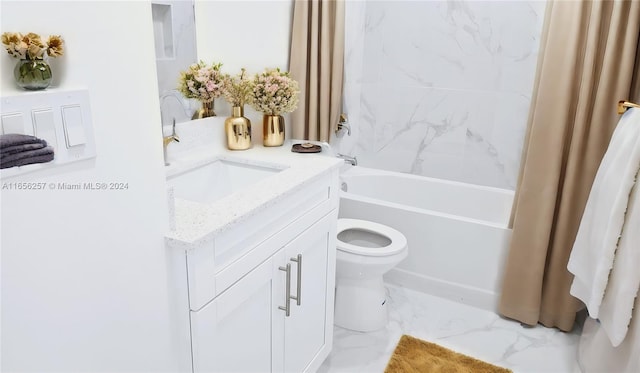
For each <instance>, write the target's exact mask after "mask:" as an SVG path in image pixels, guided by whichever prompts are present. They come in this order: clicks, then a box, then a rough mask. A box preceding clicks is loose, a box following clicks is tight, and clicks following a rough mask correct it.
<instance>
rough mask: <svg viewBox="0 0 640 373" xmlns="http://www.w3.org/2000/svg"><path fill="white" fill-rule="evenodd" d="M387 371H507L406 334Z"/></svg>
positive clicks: (404, 372) (481, 372)
mask: <svg viewBox="0 0 640 373" xmlns="http://www.w3.org/2000/svg"><path fill="white" fill-rule="evenodd" d="M384 372H385V373H426V372H428V373H467V372H468V373H485V372H486V373H489V372H490V373H494V372H495V373H508V372H511V370H510V369H505V368H500V367H497V366H495V365H492V364H489V363H485V362H484V361H481V360H478V359H474V358H472V357H469V356H466V355H463V354H460V353H457V352H454V351H451V350H449V349H447V348H444V347H441V346H438V345H437V344H435V343H430V342H426V341H423V340H421V339H418V338H413V337H410V336H408V335H403V336H402V338H400V342H398V345H397V346H396V349H395V351H393V355H391V359H389V363H388V364H387V368H386V369H385V370H384Z"/></svg>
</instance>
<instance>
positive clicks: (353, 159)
mask: <svg viewBox="0 0 640 373" xmlns="http://www.w3.org/2000/svg"><path fill="white" fill-rule="evenodd" d="M337 157H338V158H342V159H344V162H345V163H349V164H350V165H352V166H357V165H358V159H357V158H356V157H352V156H349V155H345V154H340V153H338V155H337Z"/></svg>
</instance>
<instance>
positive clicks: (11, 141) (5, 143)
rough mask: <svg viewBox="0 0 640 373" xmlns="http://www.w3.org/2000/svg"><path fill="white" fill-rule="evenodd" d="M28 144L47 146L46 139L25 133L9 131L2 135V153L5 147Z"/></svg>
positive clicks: (0, 141) (0, 140)
mask: <svg viewBox="0 0 640 373" xmlns="http://www.w3.org/2000/svg"><path fill="white" fill-rule="evenodd" d="M26 144H43V145H44V146H47V142H46V141H44V140H43V139H39V138H37V137H35V136H30V135H23V134H21V133H8V134H6V135H0V153H2V152H4V151H5V149H7V148H9V147H14V146H20V145H26Z"/></svg>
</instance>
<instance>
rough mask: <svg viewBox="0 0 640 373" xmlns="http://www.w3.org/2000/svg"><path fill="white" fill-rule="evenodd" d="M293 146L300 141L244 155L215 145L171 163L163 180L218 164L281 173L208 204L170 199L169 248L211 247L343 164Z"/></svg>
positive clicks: (257, 146)
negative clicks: (296, 150) (266, 168)
mask: <svg viewBox="0 0 640 373" xmlns="http://www.w3.org/2000/svg"><path fill="white" fill-rule="evenodd" d="M294 143H300V141H291V140H289V141H287V142H285V144H284V145H283V146H280V147H263V146H262V145H253V147H252V148H251V149H248V150H244V151H230V150H227V149H226V148H222V147H217V146H214V147H200V148H198V149H194V150H193V151H191V152H189V153H182V154H181V155H180V157H179V158H177V159H171V164H170V165H169V166H166V168H165V169H166V173H167V178H171V177H173V176H175V175H179V174H181V173H183V172H186V171H188V170H190V169H194V168H197V167H199V166H202V165H205V164H208V163H210V162H213V161H216V160H232V161H234V162H241V163H246V164H250V165H257V166H265V165H268V166H271V167H275V168H281V169H283V170H282V171H280V172H277V173H274V174H273V175H270V176H267V177H265V178H264V179H262V180H259V181H257V182H255V183H253V184H251V185H248V186H246V187H243V188H241V189H239V190H237V191H235V192H233V193H232V194H230V195H228V196H226V197H223V198H221V199H219V200H216V201H214V202H211V203H198V202H193V201H187V200H183V199H180V198H173V197H170V199H171V200H172V201H173V206H171V210H172V211H170V215H171V219H172V224H171V228H172V229H171V230H170V231H169V232H168V233H167V234H166V235H165V240H166V242H167V244H168V246H169V247H173V248H179V249H185V250H188V249H191V248H194V247H196V246H198V245H201V244H203V243H206V242H209V241H210V240H213V238H214V237H215V236H216V235H218V234H220V233H222V232H224V231H225V230H226V229H228V228H230V227H232V226H234V225H235V224H239V223H241V222H243V221H244V220H245V219H247V218H249V217H251V216H253V215H255V214H257V213H259V212H261V211H264V210H265V209H268V208H269V206H270V205H272V204H273V203H275V202H276V201H278V200H279V199H281V198H282V197H286V196H288V195H290V194H292V193H294V192H296V191H298V190H300V188H303V187H304V186H305V185H307V184H308V183H310V182H312V181H313V180H315V179H317V178H319V177H321V176H322V175H325V174H326V173H328V172H331V171H332V170H334V169H338V168H340V166H341V165H342V164H343V161H342V160H341V159H339V158H336V157H333V156H330V155H329V154H328V153H327V152H326V151H324V150H323V152H322V153H318V154H299V153H293V152H291V145H292V144H294ZM170 203H171V202H170Z"/></svg>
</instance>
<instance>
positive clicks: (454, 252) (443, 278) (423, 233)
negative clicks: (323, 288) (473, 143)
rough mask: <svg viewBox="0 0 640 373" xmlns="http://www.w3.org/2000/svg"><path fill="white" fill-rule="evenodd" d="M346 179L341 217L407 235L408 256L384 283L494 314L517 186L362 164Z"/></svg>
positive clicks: (348, 172) (343, 178)
mask: <svg viewBox="0 0 640 373" xmlns="http://www.w3.org/2000/svg"><path fill="white" fill-rule="evenodd" d="M341 181H342V187H343V192H342V194H341V198H340V217H345V218H357V219H366V220H371V221H375V222H378V223H382V224H386V225H389V226H391V227H393V228H396V229H397V230H399V231H401V232H403V233H404V235H405V236H406V237H407V240H408V243H409V255H408V257H407V258H406V259H405V260H404V261H403V262H402V263H400V264H399V265H398V266H397V267H396V268H395V269H393V270H391V271H390V272H389V273H388V274H387V275H386V276H385V280H386V281H388V282H391V283H395V284H398V285H402V286H405V287H408V288H412V289H415V290H419V291H423V292H425V293H429V294H432V295H436V296H441V297H445V298H448V299H451V300H454V301H457V302H462V303H466V304H470V305H473V306H476V307H480V308H484V309H487V310H492V311H495V309H496V304H497V300H498V294H499V292H500V281H501V278H502V268H503V264H504V260H505V257H506V253H507V248H508V245H509V240H510V238H511V230H510V229H509V228H508V227H507V225H508V222H509V215H510V212H511V206H512V203H513V195H514V193H513V191H511V190H504V189H498V188H491V187H484V186H479V185H473V184H465V183H459V182H454V181H448V180H441V179H433V178H428V177H421V176H415V175H409V174H403V173H397V172H389V171H381V170H375V169H370V168H365V167H360V166H356V167H350V168H346V171H345V172H342V173H341ZM345 189H346V191H345Z"/></svg>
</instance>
